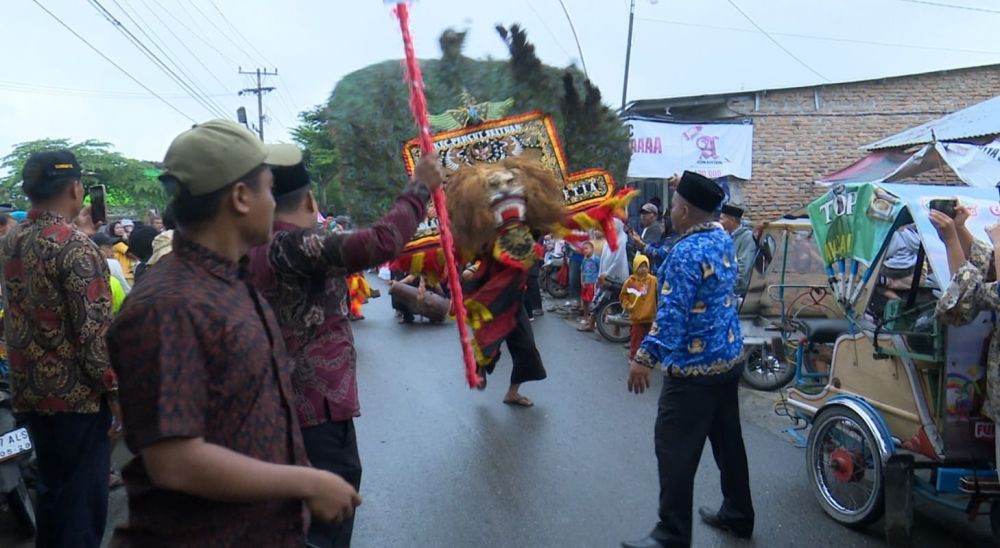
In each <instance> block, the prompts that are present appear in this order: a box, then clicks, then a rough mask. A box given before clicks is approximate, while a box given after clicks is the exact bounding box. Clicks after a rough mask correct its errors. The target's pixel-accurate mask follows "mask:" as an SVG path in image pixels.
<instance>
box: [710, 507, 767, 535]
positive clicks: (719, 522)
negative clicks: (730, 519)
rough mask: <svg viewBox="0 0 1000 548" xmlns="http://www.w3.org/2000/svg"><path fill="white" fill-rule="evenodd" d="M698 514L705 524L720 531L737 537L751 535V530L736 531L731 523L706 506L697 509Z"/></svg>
mask: <svg viewBox="0 0 1000 548" xmlns="http://www.w3.org/2000/svg"><path fill="white" fill-rule="evenodd" d="M698 515H699V516H701V521H703V522H705V525H708V526H709V527H714V528H715V529H718V530H720V531H723V532H726V533H729V534H731V535H734V536H735V537H737V538H744V539H746V538H750V537H751V536H753V531H749V532H743V531H737V530H736V529H734V528H733V526H732V525H730V524H728V523H726V522H725V521H724V520H723V519H722V518H720V517H719V513H718V512H716V511H715V510H712V509H711V508H709V507H707V506H702V507H701V508H699V509H698Z"/></svg>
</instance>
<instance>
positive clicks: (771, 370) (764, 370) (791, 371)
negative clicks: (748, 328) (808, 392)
mask: <svg viewBox="0 0 1000 548" xmlns="http://www.w3.org/2000/svg"><path fill="white" fill-rule="evenodd" d="M794 377H795V366H794V365H792V364H789V363H785V362H783V361H781V360H780V359H778V358H777V357H775V356H774V355H772V354H771V353H770V352H768V351H767V348H765V347H764V346H762V345H759V346H754V347H753V348H751V349H750V350H748V351H747V354H746V358H745V359H744V362H743V381H744V382H746V383H747V384H748V385H749V386H750V387H751V388H755V389H757V390H764V391H768V392H770V391H774V390H778V389H779V388H781V387H783V386H785V385H786V384H788V383H789V381H791V380H792V378H794Z"/></svg>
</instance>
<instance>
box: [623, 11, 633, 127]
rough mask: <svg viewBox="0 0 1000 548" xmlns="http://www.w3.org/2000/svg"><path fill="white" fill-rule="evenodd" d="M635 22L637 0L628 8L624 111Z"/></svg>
mask: <svg viewBox="0 0 1000 548" xmlns="http://www.w3.org/2000/svg"><path fill="white" fill-rule="evenodd" d="M634 22H635V0H632V3H631V5H630V6H629V9H628V44H627V45H626V46H625V82H624V83H623V84H622V112H623V113H624V112H625V100H626V98H627V97H628V65H629V62H630V61H631V60H632V24H633V23H634Z"/></svg>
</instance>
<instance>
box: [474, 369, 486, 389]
mask: <svg viewBox="0 0 1000 548" xmlns="http://www.w3.org/2000/svg"><path fill="white" fill-rule="evenodd" d="M476 376H478V377H479V384H477V385H476V390H479V391H480V392H482V391H483V390H486V368H485V367H483V366H479V367H477V368H476Z"/></svg>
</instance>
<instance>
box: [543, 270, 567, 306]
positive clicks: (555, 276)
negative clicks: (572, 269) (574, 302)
mask: <svg viewBox="0 0 1000 548" xmlns="http://www.w3.org/2000/svg"><path fill="white" fill-rule="evenodd" d="M541 282H542V289H544V290H545V292H546V293H548V294H549V295H552V298H553V299H565V298H566V297H567V296H569V287H566V286H565V285H562V284H560V283H559V269H558V268H550V269H547V270H545V271H543V272H542V276H541Z"/></svg>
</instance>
